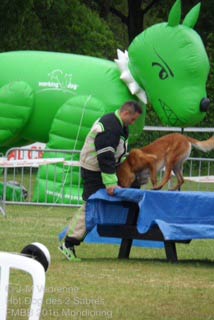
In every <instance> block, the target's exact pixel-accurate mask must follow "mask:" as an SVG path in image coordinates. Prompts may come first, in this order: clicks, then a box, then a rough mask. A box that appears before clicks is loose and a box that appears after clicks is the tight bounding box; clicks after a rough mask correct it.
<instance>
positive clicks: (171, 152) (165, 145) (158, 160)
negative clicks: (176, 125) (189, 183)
mask: <svg viewBox="0 0 214 320" xmlns="http://www.w3.org/2000/svg"><path fill="white" fill-rule="evenodd" d="M192 146H194V147H195V148H197V149H199V150H201V151H203V152H207V151H210V150H212V149H214V136H213V137H211V138H209V139H208V140H205V141H198V140H196V139H194V138H190V137H187V136H184V135H182V134H180V133H172V134H168V135H166V136H163V137H161V138H159V139H157V140H155V141H154V142H152V143H151V144H149V145H147V146H145V147H144V148H142V149H132V150H131V151H130V153H129V155H128V157H127V158H126V160H125V161H124V162H123V163H122V164H121V165H120V166H119V167H118V170H117V176H118V180H119V184H120V186H122V187H125V188H129V187H130V186H131V184H132V183H133V181H134V180H135V177H136V174H138V173H140V174H141V176H143V175H144V176H146V175H147V176H150V178H151V182H152V185H153V189H154V190H159V189H161V188H162V187H163V186H164V185H165V184H166V183H167V182H168V181H169V179H170V177H171V171H173V172H174V174H175V176H176V178H177V180H178V182H177V185H176V186H175V187H174V188H173V189H172V190H177V189H179V188H180V186H181V185H182V184H183V183H184V179H183V163H184V161H185V160H186V159H187V158H188V157H189V155H190V153H191V149H192ZM163 167H165V174H164V177H163V181H162V182H161V183H160V184H159V185H158V184H157V174H158V172H159V171H160V170H161V169H162V168H163Z"/></svg>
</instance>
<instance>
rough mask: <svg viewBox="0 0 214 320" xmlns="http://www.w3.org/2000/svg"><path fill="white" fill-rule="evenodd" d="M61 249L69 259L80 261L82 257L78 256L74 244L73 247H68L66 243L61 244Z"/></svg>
mask: <svg viewBox="0 0 214 320" xmlns="http://www.w3.org/2000/svg"><path fill="white" fill-rule="evenodd" d="M58 249H59V251H60V252H62V254H64V256H65V257H66V258H67V259H68V261H75V262H80V261H81V259H80V258H77V256H76V252H75V249H74V246H73V247H71V248H67V247H66V246H65V244H64V243H62V244H60V246H59V247H58Z"/></svg>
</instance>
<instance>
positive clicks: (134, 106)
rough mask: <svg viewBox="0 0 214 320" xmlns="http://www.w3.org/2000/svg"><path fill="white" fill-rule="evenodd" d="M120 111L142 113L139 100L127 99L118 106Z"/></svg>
mask: <svg viewBox="0 0 214 320" xmlns="http://www.w3.org/2000/svg"><path fill="white" fill-rule="evenodd" d="M120 111H122V112H123V111H129V112H130V113H139V114H142V113H143V109H142V107H141V105H140V104H139V102H137V101H127V102H125V103H124V104H123V105H122V107H121V108H120Z"/></svg>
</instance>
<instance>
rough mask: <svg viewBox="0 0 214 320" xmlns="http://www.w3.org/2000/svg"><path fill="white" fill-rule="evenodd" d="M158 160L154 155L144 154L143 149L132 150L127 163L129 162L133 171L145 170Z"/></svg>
mask: <svg viewBox="0 0 214 320" xmlns="http://www.w3.org/2000/svg"><path fill="white" fill-rule="evenodd" d="M156 159H157V157H156V156H155V155H153V154H148V153H145V152H143V151H142V150H141V149H132V150H131V151H130V153H129V156H128V158H127V161H128V162H129V164H130V166H131V168H132V170H133V171H139V170H143V169H145V168H147V167H150V166H151V164H152V163H153V162H154V161H155V160H156Z"/></svg>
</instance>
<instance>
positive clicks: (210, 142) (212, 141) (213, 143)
mask: <svg viewBox="0 0 214 320" xmlns="http://www.w3.org/2000/svg"><path fill="white" fill-rule="evenodd" d="M187 138H188V140H189V142H190V143H191V144H192V146H193V147H195V148H196V149H199V150H201V151H203V152H208V151H211V150H213V149H214V136H212V137H210V138H209V139H207V140H204V141H199V140H197V139H194V138H190V137H187Z"/></svg>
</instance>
